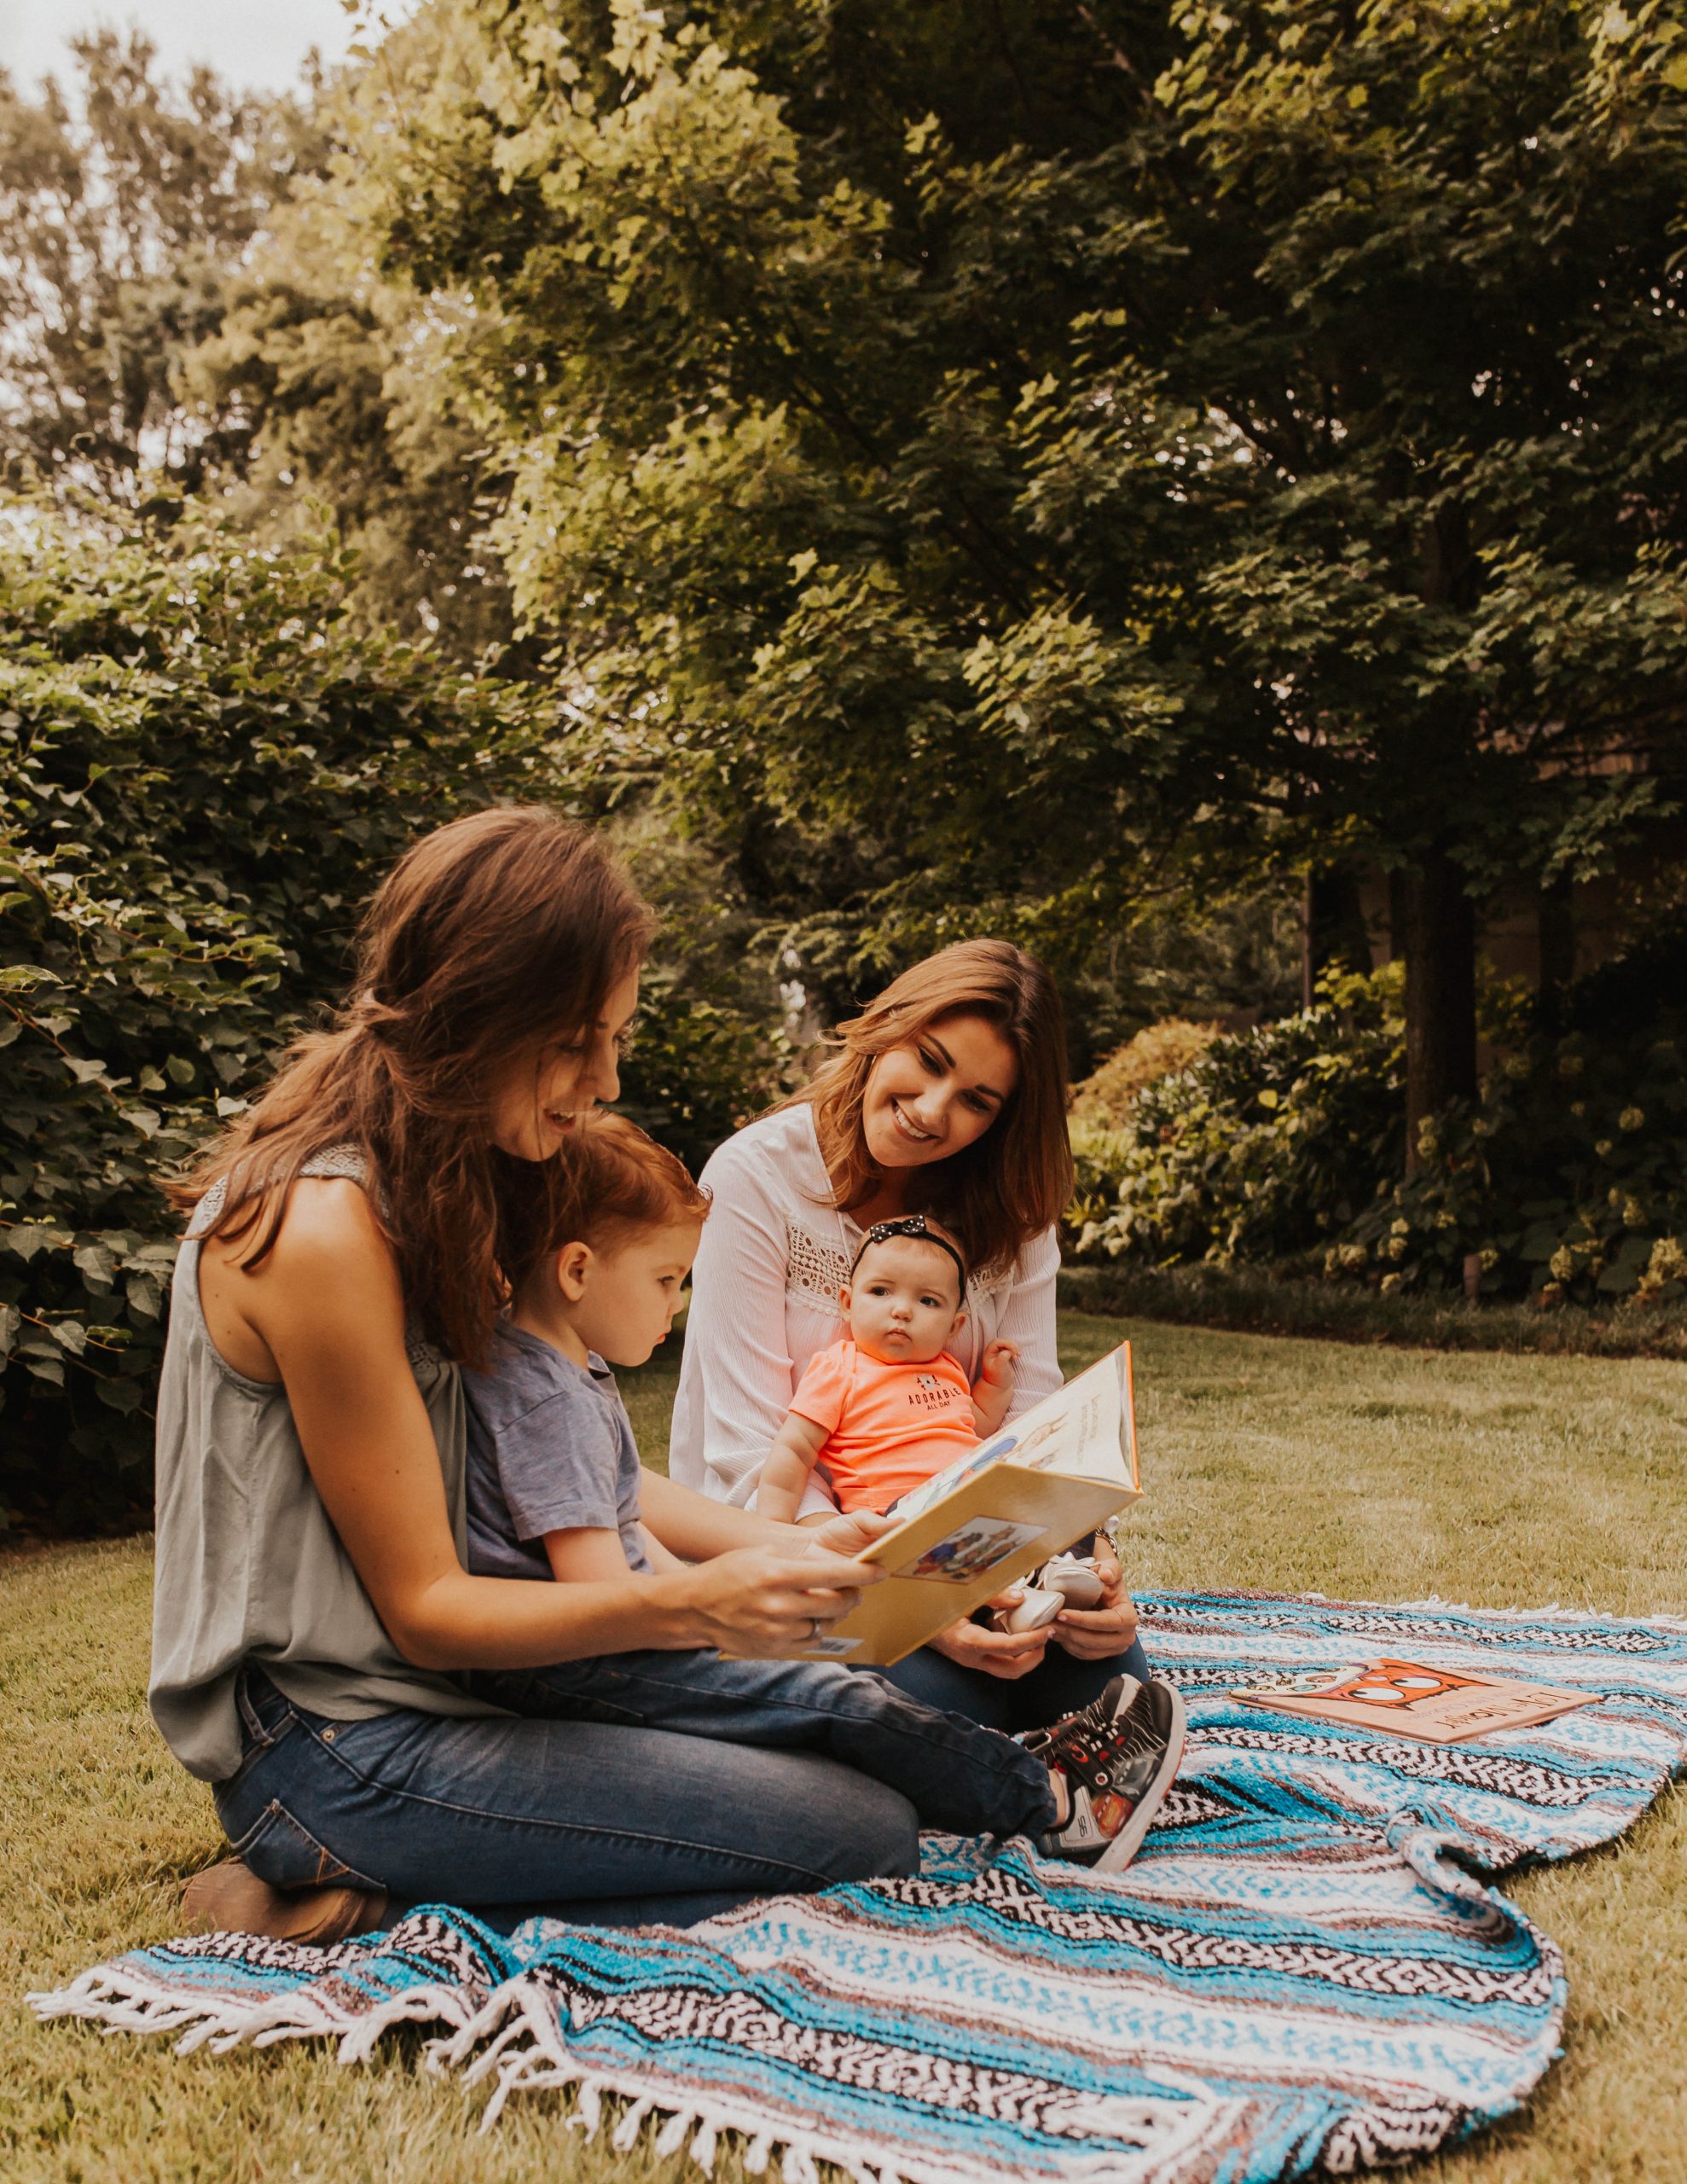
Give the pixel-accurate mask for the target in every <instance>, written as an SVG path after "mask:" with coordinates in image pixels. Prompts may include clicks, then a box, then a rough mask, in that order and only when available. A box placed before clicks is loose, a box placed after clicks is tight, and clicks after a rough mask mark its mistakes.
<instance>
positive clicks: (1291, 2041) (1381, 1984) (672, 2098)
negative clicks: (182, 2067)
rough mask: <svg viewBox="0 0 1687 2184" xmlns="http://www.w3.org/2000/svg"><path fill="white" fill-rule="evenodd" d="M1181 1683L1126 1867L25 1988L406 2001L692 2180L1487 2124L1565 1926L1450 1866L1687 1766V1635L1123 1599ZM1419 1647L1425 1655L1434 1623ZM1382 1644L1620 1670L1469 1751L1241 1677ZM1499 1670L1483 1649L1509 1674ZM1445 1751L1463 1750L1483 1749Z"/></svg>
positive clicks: (1553, 2023) (1520, 2067) (288, 2004)
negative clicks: (1281, 1701) (1184, 1730)
mask: <svg viewBox="0 0 1687 2184" xmlns="http://www.w3.org/2000/svg"><path fill="white" fill-rule="evenodd" d="M1139 1606H1140V1607H1141V1609H1142V1611H1143V1618H1144V1623H1145V1639H1146V1642H1147V1645H1148V1647H1149V1651H1150V1654H1151V1658H1153V1660H1154V1662H1155V1664H1156V1668H1157V1670H1158V1671H1159V1672H1162V1673H1164V1674H1167V1675H1168V1676H1172V1677H1173V1678H1174V1680H1176V1681H1177V1682H1180V1684H1181V1685H1182V1686H1183V1687H1184V1688H1185V1690H1186V1693H1187V1695H1188V1697H1189V1699H1190V1703H1191V1742H1190V1751H1189V1757H1188V1758H1187V1760H1186V1764H1185V1767H1184V1769H1183V1771H1182V1774H1181V1775H1180V1780H1179V1784H1178V1786H1177V1787H1176V1789H1174V1792H1172V1795H1171V1796H1170V1798H1168V1801H1167V1804H1166V1807H1165V1809H1164V1810H1163V1811H1162V1815H1161V1816H1160V1819H1159V1821H1158V1822H1157V1825H1156V1827H1154V1829H1153V1830H1152V1831H1151V1833H1150V1835H1149V1838H1148V1840H1147V1842H1146V1844H1145V1846H1144V1848H1143V1850H1142V1851H1141V1852H1140V1853H1139V1856H1138V1857H1137V1859H1136V1861H1135V1862H1134V1863H1133V1865H1132V1866H1131V1867H1129V1868H1128V1870H1127V1871H1125V1872H1124V1873H1120V1874H1118V1875H1116V1876H1113V1875H1108V1874H1103V1873H1092V1872H1087V1871H1085V1870H1083V1869H1081V1868H1078V1867H1072V1866H1070V1865H1063V1864H1060V1863H1057V1862H1048V1861H1046V1860H1043V1859H1041V1858H1038V1857H1037V1856H1035V1855H1034V1854H1033V1853H1032V1851H1031V1850H1029V1847H1028V1846H1027V1845H1026V1844H1023V1842H1016V1843H1013V1844H1007V1845H1006V1846H998V1847H994V1848H993V1847H991V1846H988V1845H986V1844H980V1843H977V1842H960V1841H957V1840H955V1839H954V1838H944V1837H935V1836H934V1837H929V1838H927V1839H926V1843H925V1857H924V1862H923V1865H922V1870H921V1872H920V1873H919V1877H918V1878H916V1879H908V1880H901V1881H880V1882H872V1883H863V1884H857V1885H849V1886H844V1887H838V1888H833V1889H829V1890H827V1891H825V1892H824V1893H822V1894H820V1895H815V1896H779V1897H773V1898H768V1899H764V1900H762V1901H759V1902H756V1903H754V1904H751V1905H748V1906H745V1908H742V1909H740V1910H739V1911H736V1912H733V1913H731V1914H728V1915H726V1916H724V1917H721V1918H717V1919H713V1920H709V1921H708V1922H706V1923H705V1924H704V1925H702V1926H695V1927H693V1928H691V1929H690V1930H688V1931H683V1932H682V1931H678V1930H675V1929H671V1928H660V1927H657V1928H645V1929H642V1930H640V1931H605V1930H600V1929H593V1928H588V1927H583V1926H563V1925H560V1924H559V1923H558V1922H555V1921H550V1920H532V1921H530V1922H529V1924H528V1925H527V1926H525V1927H522V1928H520V1929H519V1930H518V1931H517V1932H516V1933H515V1935H514V1936H513V1937H511V1938H509V1939H507V1940H506V1939H504V1938H502V1937H499V1936H497V1935H496V1934H494V1933H492V1932H490V1931H489V1930H487V1929H486V1928H485V1927H484V1926H481V1925H479V1923H478V1921H476V1920H474V1919H473V1918H472V1916H471V1915H469V1914H467V1913H464V1912H462V1911H460V1910H454V1909H452V1908H449V1907H446V1906H433V1907H429V1908H426V1909H423V1910H419V1911H416V1912H415V1913H413V1914H410V1915H409V1917H407V1918H405V1919H404V1920H402V1921H401V1922H400V1923H399V1924H398V1925H397V1926H394V1927H393V1928H392V1929H391V1931H389V1932H387V1933H386V1934H384V1935H376V1936H370V1937H366V1938H365V1939H362V1940H360V1941H355V1942H347V1943H340V1944H339V1945H338V1946H336V1947H334V1948H332V1949H304V1948H300V1947H297V1946H293V1945H290V1944H286V1943H271V1942H266V1941H263V1940H259V1939H256V1938H254V1937H250V1936H231V1935H209V1936H202V1937H195V1938H193V1939H191V1940H184V1941H179V1942H173V1943H165V1944H164V1945H162V1946H161V1947H158V1948H154V1949H142V1950H137V1951H136V1952H134V1953H133V1954H132V1955H128V1956H125V1957H122V1958H119V1959H118V1960H115V1961H114V1962H113V1963H110V1964H107V1965H101V1966H96V1968H95V1969H94V1970H92V1971H91V1972H85V1973H84V1975H83V1976H82V1977H81V1978H79V1979H78V1980H77V1981H76V1982H74V1983H73V1984H72V1985H71V1986H70V1987H68V1988H67V1989H64V1990H62V1991H61V1992H60V1993H58V1994H54V1995H37V1996H34V1997H32V2001H34V2002H35V2005H36V2007H37V2008H38V2010H39V2011H40V2012H41V2013H42V2014H43V2015H46V2016H53V2015H74V2016H80V2017H85V2018H93V2019H95V2020H96V2021H98V2022H101V2023H103V2024H106V2025H107V2027H109V2028H110V2029H112V2030H135V2031H142V2030H154V2031H162V2032H173V2033H175V2034H177V2036H178V2044H179V2045H181V2046H182V2047H184V2048H185V2047H197V2046H199V2045H200V2044H201V2043H203V2042H210V2043H211V2044H212V2047H218V2048H222V2047H232V2046H235V2045H237V2044H239V2043H241V2042H247V2041H250V2042H255V2043H258V2044H263V2043H265V2042H270V2041H272V2040H281V2039H289V2038H303V2037H313V2036H314V2037H323V2036H328V2037H335V2038H338V2039H339V2042H340V2053H341V2055H342V2057H343V2059H345V2060H347V2061H353V2060H358V2059H367V2058H368V2057H370V2056H371V2055H372V2054H373V2053H374V2052H375V2050H376V2049H377V2047H379V2045H380V2042H381V2041H382V2039H383V2037H384V2036H386V2035H387V2034H388V2033H389V2032H390V2031H391V2030H393V2029H394V2028H396V2027H397V2026H399V2025H401V2024H426V2025H427V2026H430V2027H431V2028H432V2030H433V2033H434V2037H433V2038H432V2042H431V2043H430V2047H429V2051H428V2052H429V2060H430V2062H431V2064H432V2065H433V2066H434V2067H436V2068H438V2069H442V2070H457V2071H461V2072H462V2073H463V2075H464V2077H465V2078H466V2079H467V2080H468V2081H469V2082H485V2083H488V2084H489V2085H490V2088H491V2098H490V2100H489V2102H488V2103H487V2106H486V2109H485V2114H484V2120H485V2122H486V2123H490V2122H491V2121H492V2120H493V2119H494V2118H495V2117H496V2114H497V2112H498V2111H499V2109H500V2107H501V2106H502V2104H503V2102H504V2101H505V2100H507V2098H508V2097H509V2096H510V2095H511V2094H514V2093H517V2092H524V2093H530V2092H532V2091H536V2090H538V2089H541V2088H565V2089H568V2090H570V2091H571V2093H572V2094H574V2095H575V2102H574V2108H573V2112H572V2114H571V2116H570V2117H569V2119H568V2120H569V2123H570V2124H571V2125H578V2126H579V2127H580V2128H583V2129H585V2130H586V2131H587V2132H588V2133H594V2132H595V2131H596V2130H597V2129H598V2128H599V2125H600V2121H601V2120H603V2119H605V2117H606V2114H607V2111H606V2107H605V2099H604V2097H605V2096H606V2094H607V2095H613V2096H619V2098H620V2101H621V2102H622V2103H623V2104H624V2105H623V2106H620V2107H619V2108H618V2109H617V2111H616V2113H615V2115H614V2117H613V2120H612V2122H611V2123H610V2124H609V2128H610V2129H611V2133H612V2143H613V2145H614V2146H616V2147H617V2149H625V2148H628V2147H630V2146H632V2145H633V2144H634V2143H635V2141H636V2140H637V2139H638V2138H639V2136H640V2135H641V2132H643V2131H644V2130H645V2129H646V2128H648V2129H650V2130H652V2132H653V2133H654V2144H655V2147H656V2150H657V2151H658V2152H662V2153H672V2152H678V2151H679V2150H680V2149H681V2147H682V2146H689V2148H690V2150H691V2152H692V2153H693V2155H694V2156H695V2157H696V2158H697V2159H698V2160H699V2162H700V2163H701V2164H703V2166H704V2169H708V2168H710V2166H711V2165H712V2163H713V2159H714V2155H715V2151H716V2143H717V2139H718V2135H719V2134H720V2133H721V2132H722V2131H723V2130H730V2131H733V2132H737V2133H741V2134H742V2135H743V2137H744V2140H745V2142H746V2145H745V2165H746V2167H747V2169H749V2171H750V2172H751V2174H752V2175H755V2174H759V2173H760V2172H762V2170H763V2169H766V2168H767V2166H768V2162H769V2159H770V2157H774V2156H775V2155H776V2156H777V2157H778V2158H779V2159H780V2162H781V2164H782V2167H783V2170H784V2175H785V2178H786V2184H815V2166H814V2165H815V2163H816V2162H820V2161H825V2162H833V2163H836V2164H838V2165H840V2166H841V2167H842V2168H844V2169H846V2170H848V2171H849V2172H851V2173H852V2174H853V2175H854V2176H855V2178H857V2179H858V2180H860V2184H874V2180H878V2184H893V2180H896V2179H898V2178H907V2179H908V2180H909V2184H987V2180H988V2184H995V2180H996V2179H998V2178H999V2177H1000V2176H1001V2175H1004V2174H1006V2175H1017V2176H1023V2177H1025V2178H1029V2179H1037V2180H1047V2184H1101V2180H1105V2184H1255V2180H1257V2184H1265V2180H1267V2179H1271V2180H1276V2179H1284V2178H1291V2177H1297V2176H1301V2175H1310V2174H1313V2173H1325V2174H1336V2175H1348V2174H1352V2173H1354V2171H1356V2170H1359V2169H1364V2168H1366V2167H1368V2166H1371V2164H1376V2163H1378V2162H1385V2161H1394V2160H1399V2159H1400V2158H1405V2157H1406V2156H1409V2155H1411V2154H1413V2153H1417V2152H1427V2151H1428V2150H1429V2149H1430V2148H1431V2147H1434V2146H1439V2145H1441V2144H1443V2143H1445V2142H1446V2141H1447V2140H1451V2139H1454V2138H1458V2137H1460V2136H1463V2135H1465V2134H1467V2133H1469V2132H1470V2131H1473V2130H1475V2129H1480V2128H1481V2126H1482V2125H1483V2124H1484V2123H1487V2122H1490V2121H1491V2120H1493V2118H1494V2117H1498V2116H1500V2115H1503V2114H1504V2113H1505V2112H1506V2111H1508V2110H1510V2109H1511V2108H1513V2107H1515V2106H1516V2105H1517V2104H1518V2102H1520V2101H1521V2100H1523V2099H1524V2098H1525V2097H1526V2096H1527V2094H1528V2092H1529V2091H1530V2089H1531V2088H1533V2086H1534V2085H1535V2083H1536V2082H1538V2081H1539V2078H1540V2077H1541V2075H1542V2073H1543V2072H1544V2071H1545V2069H1546V2068H1547V2066H1548V2065H1549V2064H1550V2063H1551V2059H1552V2058H1553V2056H1554V2054H1555V2053H1557V2045H1558V2036H1559V2030H1560V2026H1561V2024H1562V2013H1563V2006H1564V1982H1563V1976H1562V1967H1561V1964H1560V1961H1559V1958H1558V1954H1557V1949H1555V1948H1554V1946H1553V1944H1552V1943H1551V1941H1550V1940H1549V1939H1547V1938H1546V1937H1545V1936H1544V1935H1542V1934H1541V1933H1539V1931H1537V1930H1536V1929H1535V1928H1534V1927H1533V1926H1531V1925H1530V1924H1529V1922H1528V1920H1526V1919H1525V1918H1524V1917H1523V1916H1522V1914H1521V1913H1520V1912H1518V1911H1517V1910H1516V1908H1515V1907H1514V1906H1512V1905H1511V1904H1510V1903H1509V1902H1507V1901H1506V1900H1505V1899H1504V1896H1501V1895H1499V1893H1498V1892H1497V1891H1495V1890H1494V1889H1493V1888H1492V1887H1490V1886H1487V1885H1484V1884H1483V1883H1482V1882H1481V1880H1479V1879H1476V1878H1475V1876H1474V1875H1473V1874H1472V1873H1470V1871H1468V1870H1467V1867H1470V1866H1472V1865H1485V1866H1488V1867H1504V1866H1506V1865H1509V1864H1513V1863H1516V1862H1518V1861H1519V1860H1520V1859H1522V1858H1526V1857H1531V1856H1567V1855H1568V1854H1569V1853H1570V1852H1571V1851H1573V1850H1578V1849H1581V1848H1584V1847H1586V1846H1587V1845H1589V1844H1593V1843H1596V1842H1603V1841H1606V1840H1609V1838H1610V1837H1611V1836H1613V1835H1615V1833H1619V1832H1620V1830H1621V1829H1622V1828H1623V1827H1626V1826H1627V1825H1628V1824H1629V1823H1630V1822H1631V1821H1632V1820H1634V1819H1635V1818H1636V1817H1637V1816H1638V1815H1639V1813H1641V1812H1642V1811H1643V1810H1644V1808H1645V1806H1646V1805H1647V1804H1649V1802H1650V1800H1651V1799H1652V1798H1654V1797H1655V1795H1656V1794H1657V1792H1658V1791H1659V1790H1660V1788H1661V1786H1662V1785H1663V1784H1664V1782H1665V1781H1666V1780H1667V1779H1668V1776H1669V1775H1670V1773H1671V1772H1672V1771H1673V1769H1677V1768H1679V1767H1680V1766H1681V1765H1682V1764H1683V1763H1684V1759H1687V1623H1673V1622H1650V1623H1617V1622H1614V1621H1609V1620H1602V1619H1598V1618H1590V1617H1583V1616H1576V1615H1566V1614H1561V1613H1557V1612H1550V1613H1545V1614H1542V1615H1539V1616H1497V1615H1493V1614H1482V1613H1479V1612H1474V1611H1471V1610H1468V1609H1462V1608H1450V1607H1446V1606H1443V1605H1441V1604H1440V1603H1435V1602H1431V1603H1426V1604H1420V1605H1418V1606H1411V1607H1404V1608H1388V1607H1376V1606H1365V1605H1363V1604H1354V1603H1340V1602H1334V1601H1327V1600H1319V1599H1300V1598H1294V1599H1291V1598H1288V1597H1283V1596H1265V1595H1259V1594H1237V1593H1231V1594H1217V1593H1211V1594H1207V1593H1203V1594H1187V1593H1160V1594H1152V1595H1149V1596H1146V1597H1145V1598H1144V1599H1143V1600H1141V1601H1140V1602H1139ZM1432 1649H1433V1650H1432ZM1379 1651H1386V1652H1388V1653H1394V1654H1395V1655H1399V1656H1403V1657H1406V1658H1425V1659H1433V1660H1435V1661H1436V1662H1437V1663H1439V1664H1443V1665H1446V1666H1448V1667H1454V1668H1457V1667H1469V1666H1472V1665H1475V1666H1480V1667H1482V1668H1486V1669H1487V1670H1488V1671H1489V1672H1500V1673H1505V1674H1511V1675H1517V1676H1524V1677H1526V1678H1528V1680H1529V1681H1532V1682H1535V1681H1539V1682H1563V1683H1567V1684H1570V1683H1574V1684H1577V1685H1580V1686H1581V1687H1591V1688H1594V1689H1597V1690H1599V1691H1601V1692H1602V1693H1610V1694H1611V1696H1610V1698H1609V1701H1608V1702H1607V1703H1605V1704H1602V1705H1598V1706H1595V1707H1589V1708H1586V1709H1582V1710H1579V1711H1577V1712H1575V1713H1574V1714H1571V1715H1568V1716H1562V1717H1561V1718H1560V1720H1559V1721H1558V1722H1551V1723H1547V1724H1545V1725H1544V1727H1542V1728H1526V1729H1521V1730H1510V1731H1506V1732H1504V1733H1502V1734H1500V1735H1499V1736H1496V1737H1493V1738H1488V1739H1484V1740H1482V1742H1481V1745H1477V1746H1470V1745H1467V1746H1458V1745H1453V1746H1432V1745H1417V1744H1413V1745H1407V1744H1406V1743H1405V1742H1404V1741H1403V1740H1402V1741H1400V1742H1398V1743H1393V1742H1389V1741H1388V1740H1386V1739H1379V1738H1378V1737H1377V1735H1376V1734H1374V1733H1372V1732H1358V1731H1354V1730H1350V1729H1346V1728H1336V1727H1333V1726H1332V1727H1330V1728H1329V1729H1328V1730H1327V1731H1326V1730H1325V1728H1324V1727H1323V1726H1322V1725H1319V1724H1313V1723H1309V1722H1305V1721H1303V1720H1296V1719H1294V1718H1293V1717H1290V1716H1274V1715H1271V1714H1266V1713H1261V1712H1259V1711H1256V1710H1254V1709H1250V1708H1244V1707H1240V1706H1237V1705H1234V1704H1233V1703H1231V1702H1229V1701H1228V1700H1226V1698H1225V1696H1224V1693H1225V1691H1226V1688H1227V1687H1230V1686H1232V1685H1235V1684H1237V1683H1239V1682H1245V1681H1247V1680H1248V1671H1249V1670H1251V1669H1254V1668H1257V1667H1261V1666H1270V1665H1275V1664H1280V1665H1294V1666H1321V1665H1325V1664H1326V1663H1327V1664H1329V1665H1330V1666H1340V1665H1342V1664H1343V1663H1345V1662H1347V1661H1348V1660H1352V1659H1358V1658H1364V1657H1365V1655H1366V1654H1367V1653H1376V1652H1379ZM1502 1664H1503V1665H1502ZM1473 1762H1474V1763H1475V1764H1474V1765H1473Z"/></svg>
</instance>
